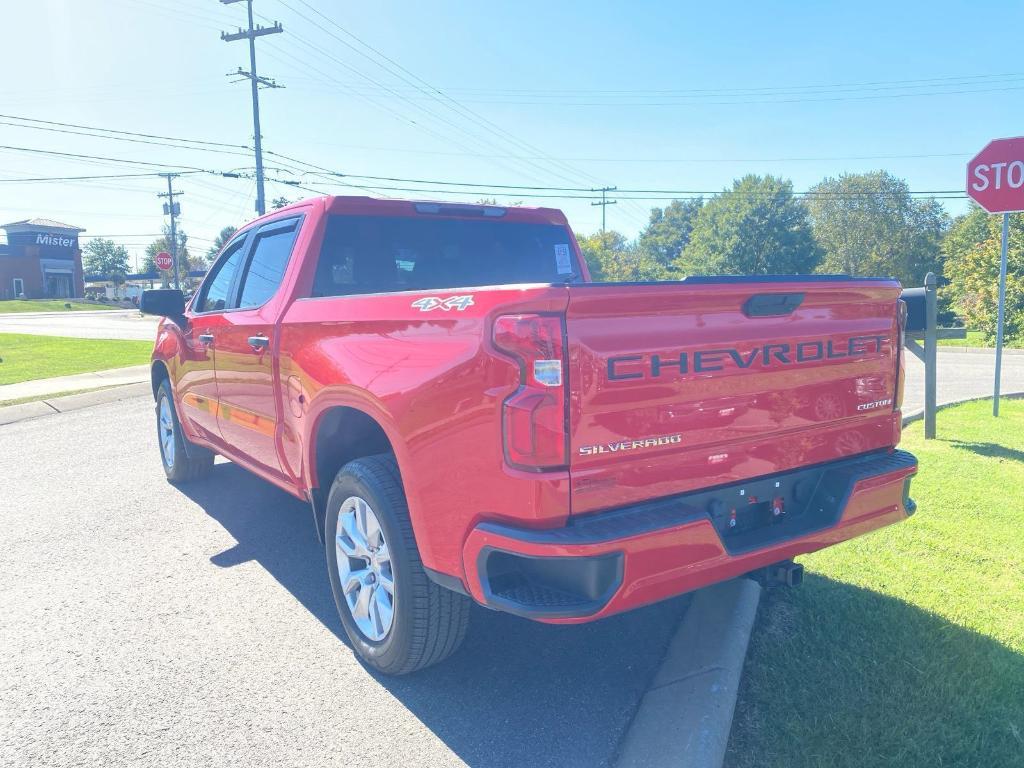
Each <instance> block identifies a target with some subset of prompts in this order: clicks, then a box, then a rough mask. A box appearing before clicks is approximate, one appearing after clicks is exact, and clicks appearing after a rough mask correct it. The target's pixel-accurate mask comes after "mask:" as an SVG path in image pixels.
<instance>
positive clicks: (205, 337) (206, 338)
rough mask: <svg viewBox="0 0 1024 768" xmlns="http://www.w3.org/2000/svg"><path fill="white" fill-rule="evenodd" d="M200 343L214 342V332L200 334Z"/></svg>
mask: <svg viewBox="0 0 1024 768" xmlns="http://www.w3.org/2000/svg"><path fill="white" fill-rule="evenodd" d="M199 343H200V344H213V334H212V333H200V334H199Z"/></svg>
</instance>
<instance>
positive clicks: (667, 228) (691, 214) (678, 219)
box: [639, 198, 704, 273]
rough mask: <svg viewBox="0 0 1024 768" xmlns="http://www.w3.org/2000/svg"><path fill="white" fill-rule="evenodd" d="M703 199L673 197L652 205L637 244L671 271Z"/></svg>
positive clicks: (688, 240)
mask: <svg viewBox="0 0 1024 768" xmlns="http://www.w3.org/2000/svg"><path fill="white" fill-rule="evenodd" d="M703 205H704V200H703V199H701V198H698V199H696V200H673V201H672V202H671V203H669V204H668V205H667V206H665V207H664V208H652V209H651V218H650V220H649V221H648V222H647V226H646V227H644V229H643V231H641V232H640V239H639V246H640V248H642V249H643V250H645V251H647V252H648V253H650V254H651V256H653V257H654V259H655V260H656V261H657V262H658V263H659V264H661V265H662V266H663V267H664V268H665V271H666V273H671V271H672V270H673V269H674V265H675V264H676V263H677V262H678V260H679V257H680V255H682V253H683V250H684V249H685V248H686V246H687V245H688V244H689V242H690V233H691V232H692V231H693V223H694V221H695V220H696V218H697V215H698V214H699V213H700V209H701V208H702V207H703Z"/></svg>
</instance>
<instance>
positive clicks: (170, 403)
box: [156, 379, 213, 483]
mask: <svg viewBox="0 0 1024 768" xmlns="http://www.w3.org/2000/svg"><path fill="white" fill-rule="evenodd" d="M156 434H157V442H158V443H159V445H160V459H161V463H162V464H163V467H164V474H166V475H167V479H168V480H169V481H171V482H172V483H186V482H188V481H190V480H198V479H199V478H201V477H204V476H205V475H208V474H209V473H210V470H211V469H213V453H211V452H210V451H208V450H206V449H205V448H200V447H199V446H198V445H192V444H191V443H190V444H189V446H188V450H186V448H185V441H186V439H187V438H186V437H185V435H183V434H182V432H181V422H180V421H178V414H177V412H176V411H175V409H174V398H173V397H171V385H170V382H168V381H167V379H164V380H163V381H162V382H160V387H159V388H158V389H157V392H156Z"/></svg>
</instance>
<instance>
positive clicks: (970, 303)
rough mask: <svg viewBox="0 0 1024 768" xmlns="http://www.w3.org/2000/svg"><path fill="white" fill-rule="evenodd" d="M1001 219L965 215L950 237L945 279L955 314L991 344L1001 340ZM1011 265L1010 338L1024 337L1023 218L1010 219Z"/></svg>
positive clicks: (1008, 272) (977, 210)
mask: <svg viewBox="0 0 1024 768" xmlns="http://www.w3.org/2000/svg"><path fill="white" fill-rule="evenodd" d="M1001 241H1002V217H1000V216H990V215H988V214H986V213H985V212H984V211H982V210H981V209H980V208H975V209H973V210H971V211H970V212H969V213H967V214H965V215H964V216H961V217H960V218H959V219H957V221H956V222H955V223H954V224H953V227H952V228H951V229H950V232H949V234H948V235H947V236H946V241H945V243H944V248H943V250H944V251H945V253H946V264H945V268H946V277H948V278H949V280H950V282H949V285H948V286H947V287H946V288H945V289H943V290H944V292H947V293H948V294H949V297H950V299H951V300H952V303H953V306H954V307H955V308H956V311H957V312H958V313H959V314H960V316H961V317H963V319H964V321H965V323H966V324H967V326H968V327H969V328H972V329H976V330H980V331H981V332H982V333H984V334H985V337H986V338H987V339H989V340H992V339H994V338H995V335H996V312H997V307H998V305H999V252H1000V248H1001ZM1006 261H1007V263H1006V326H1005V334H1006V338H1007V339H1017V338H1022V337H1024V214H1019V213H1014V214H1011V215H1010V238H1009V243H1008V250H1007V260H1006Z"/></svg>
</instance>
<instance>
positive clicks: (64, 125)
mask: <svg viewBox="0 0 1024 768" xmlns="http://www.w3.org/2000/svg"><path fill="white" fill-rule="evenodd" d="M0 118H3V119H4V120H21V121H22V122H26V123H40V124H42V125H53V126H59V127H61V128H80V129H82V130H86V131H102V132H103V133H114V134H118V135H120V136H135V137H139V138H143V139H162V140H164V141H177V142H181V143H183V144H205V145H207V146H211V147H227V148H229V149H249V147H248V145H246V144H229V143H227V142H224V141H208V140H206V139H183V138H181V137H180V136H162V135H160V134H155V133H140V132H138V131H123V130H116V129H114V128H97V127H96V126H93V125H81V124H80V123H62V122H59V121H57V120H39V119H37V118H34V117H21V116H20V115H0ZM26 127H27V126H26Z"/></svg>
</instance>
